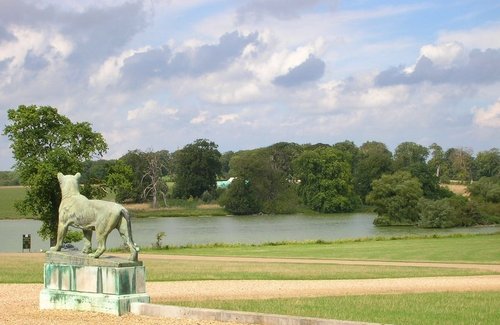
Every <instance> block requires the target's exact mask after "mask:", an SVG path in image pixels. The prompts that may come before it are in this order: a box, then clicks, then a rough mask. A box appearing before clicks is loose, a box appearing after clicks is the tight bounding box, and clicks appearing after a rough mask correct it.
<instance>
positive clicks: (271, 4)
mask: <svg viewBox="0 0 500 325" xmlns="http://www.w3.org/2000/svg"><path fill="white" fill-rule="evenodd" d="M337 2H338V1H331V0H251V1H247V3H246V4H245V5H243V6H241V7H240V8H239V9H238V10H237V16H238V20H239V21H241V22H244V21H247V20H250V21H258V20H261V19H262V18H264V17H266V16H270V17H273V18H276V19H280V20H288V19H293V18H298V17H300V14H301V13H302V12H304V11H306V10H308V9H314V8H316V7H318V6H321V5H324V6H327V7H328V8H329V9H330V10H333V9H334V8H335V7H336V5H337Z"/></svg>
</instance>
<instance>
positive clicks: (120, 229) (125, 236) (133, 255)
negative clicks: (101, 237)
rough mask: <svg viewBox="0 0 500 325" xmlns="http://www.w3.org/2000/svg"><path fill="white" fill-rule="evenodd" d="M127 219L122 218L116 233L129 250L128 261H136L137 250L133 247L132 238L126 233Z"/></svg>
mask: <svg viewBox="0 0 500 325" xmlns="http://www.w3.org/2000/svg"><path fill="white" fill-rule="evenodd" d="M127 222H128V221H127V219H125V218H122V220H121V222H120V226H119V227H118V232H120V236H121V237H122V239H123V242H124V243H125V244H126V245H127V246H128V247H129V249H130V258H129V260H131V261H137V260H138V253H137V251H138V248H137V247H136V246H135V243H134V242H133V241H132V236H131V235H130V234H129V231H128V229H129V228H128V224H127Z"/></svg>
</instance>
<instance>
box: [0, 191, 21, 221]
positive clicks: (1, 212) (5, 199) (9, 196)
mask: <svg viewBox="0 0 500 325" xmlns="http://www.w3.org/2000/svg"><path fill="white" fill-rule="evenodd" d="M25 193H26V189H25V188H24V187H21V186H0V207H1V208H0V219H22V218H27V217H26V216H23V215H21V214H20V213H19V212H18V211H17V210H16V208H14V204H15V203H16V202H17V201H21V200H22V199H23V198H24V195H25Z"/></svg>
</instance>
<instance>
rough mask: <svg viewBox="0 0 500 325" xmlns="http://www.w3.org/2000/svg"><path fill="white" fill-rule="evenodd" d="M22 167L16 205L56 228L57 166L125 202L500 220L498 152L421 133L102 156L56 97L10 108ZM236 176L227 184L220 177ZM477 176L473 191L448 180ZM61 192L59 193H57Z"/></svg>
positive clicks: (419, 219)
mask: <svg viewBox="0 0 500 325" xmlns="http://www.w3.org/2000/svg"><path fill="white" fill-rule="evenodd" d="M8 117H9V120H10V122H11V124H9V125H7V126H6V127H5V129H4V134H5V135H7V136H8V137H9V139H10V140H11V142H12V144H11V148H12V152H13V154H14V158H15V160H16V165H15V172H16V175H18V177H19V180H20V182H21V183H22V184H23V185H27V186H28V191H27V198H26V199H25V200H24V201H23V202H22V203H20V204H19V205H18V208H19V209H20V210H21V211H22V212H24V213H31V214H32V215H33V214H34V215H38V216H40V218H41V219H42V221H44V220H45V221H46V222H45V221H44V227H43V228H42V234H45V235H46V236H47V237H52V236H53V234H54V225H55V222H56V221H57V207H58V205H59V200H60V199H59V196H60V193H59V192H58V191H59V188H58V184H57V178H56V177H55V175H56V173H57V172H59V171H60V172H63V173H65V174H68V173H76V172H81V173H82V179H81V181H82V184H83V187H82V191H83V192H84V194H85V195H87V196H88V197H102V196H103V195H105V194H106V193H105V191H109V190H111V191H113V192H114V193H115V195H116V200H117V201H119V202H146V201H147V202H152V204H153V206H154V207H156V206H161V205H166V204H168V203H167V202H168V200H169V199H171V198H179V199H188V198H193V199H200V200H203V201H206V202H209V201H217V202H218V203H219V204H220V205H221V206H223V207H224V208H225V209H226V210H227V211H228V212H229V213H232V214H235V215H246V214H255V213H295V212H297V211H299V210H300V209H301V207H304V206H305V207H307V208H308V209H311V210H314V211H317V212H320V213H336V212H351V211H355V210H356V209H359V208H361V207H363V206H366V205H369V206H372V207H374V209H375V211H376V212H377V213H378V218H377V219H376V220H375V223H376V224H377V225H394V224H412V225H418V226H421V227H452V226H470V225H474V224H482V223H491V222H497V221H498V219H499V215H500V213H499V210H500V209H499V208H498V206H499V205H500V181H499V179H500V152H499V150H498V149H497V148H492V149H490V150H486V151H481V152H478V153H477V154H476V155H475V156H474V155H473V152H472V150H470V149H467V148H449V149H446V150H445V149H443V148H442V147H441V146H439V145H438V144H435V143H434V144H432V145H431V146H429V147H425V146H422V145H420V144H417V143H414V142H403V143H401V144H399V145H398V146H397V147H396V148H395V150H394V152H391V151H390V150H389V149H388V148H387V146H386V145H385V144H384V143H382V142H377V141H368V142H365V143H363V144H362V145H361V146H359V147H358V146H356V145H355V144H354V143H353V142H352V141H343V142H338V143H334V144H323V143H318V144H297V143H289V142H280V143H276V144H273V145H271V146H268V147H263V148H256V149H252V150H242V151H237V152H233V151H228V152H224V153H221V152H220V151H219V150H218V145H217V144H216V143H214V142H213V141H210V140H208V139H197V140H195V141H194V142H192V143H189V144H187V145H185V146H184V147H183V148H182V149H179V150H177V151H175V152H169V151H167V150H160V151H152V150H148V151H142V150H140V149H136V150H131V151H129V152H127V153H126V154H125V155H123V156H122V157H120V158H119V159H116V160H102V159H96V158H99V157H102V155H103V153H105V152H106V150H107V145H106V143H105V140H104V138H103V137H102V136H101V135H100V134H99V133H97V132H94V131H93V130H92V128H91V126H90V124H89V123H85V122H84V123H72V122H71V121H70V120H69V119H68V118H66V117H65V116H63V115H60V114H59V113H58V112H57V109H55V108H52V107H50V106H44V107H37V106H24V105H21V106H19V107H18V108H17V109H11V110H9V111H8ZM230 177H233V182H232V183H231V184H230V185H229V187H227V188H226V189H220V188H217V180H221V179H228V178H230ZM450 182H459V183H464V184H470V185H469V192H470V194H471V196H470V198H465V197H463V196H456V195H454V194H453V193H452V192H450V191H449V190H447V189H446V188H444V187H442V186H441V184H444V183H450ZM58 195H59V196H58ZM47 202H48V203H47Z"/></svg>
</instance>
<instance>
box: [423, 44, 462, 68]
mask: <svg viewBox="0 0 500 325" xmlns="http://www.w3.org/2000/svg"><path fill="white" fill-rule="evenodd" d="M420 56H421V57H422V56H425V57H427V58H429V59H431V61H432V62H433V63H434V64H435V65H439V66H442V67H446V68H448V67H450V66H452V65H454V64H455V63H457V61H462V62H463V61H464V60H465V59H466V53H465V49H464V46H463V45H462V44H461V43H458V42H449V43H443V44H437V45H433V44H429V45H424V46H423V47H422V48H421V49H420ZM419 59H420V58H419Z"/></svg>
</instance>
